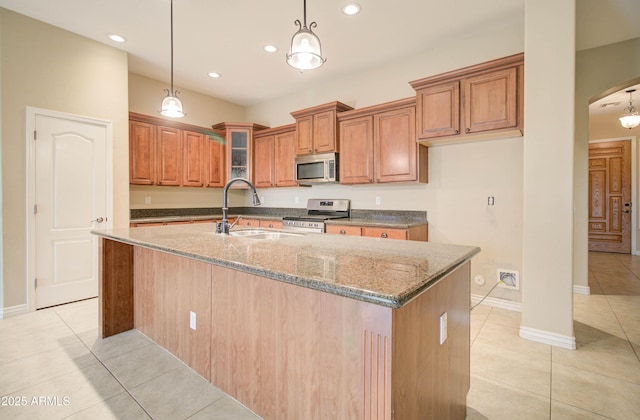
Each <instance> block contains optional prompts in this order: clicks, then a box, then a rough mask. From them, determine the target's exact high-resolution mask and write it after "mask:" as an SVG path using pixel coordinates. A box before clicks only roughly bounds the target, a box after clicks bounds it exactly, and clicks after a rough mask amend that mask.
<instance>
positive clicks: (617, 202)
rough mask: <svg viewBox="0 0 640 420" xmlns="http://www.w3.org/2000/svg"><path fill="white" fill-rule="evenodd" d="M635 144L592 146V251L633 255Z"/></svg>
mask: <svg viewBox="0 0 640 420" xmlns="http://www.w3.org/2000/svg"><path fill="white" fill-rule="evenodd" d="M630 226H631V142H630V141H628V140H621V141H611V142H603V143H592V144H589V251H601V252H617V253H623V254H629V253H631V227H630Z"/></svg>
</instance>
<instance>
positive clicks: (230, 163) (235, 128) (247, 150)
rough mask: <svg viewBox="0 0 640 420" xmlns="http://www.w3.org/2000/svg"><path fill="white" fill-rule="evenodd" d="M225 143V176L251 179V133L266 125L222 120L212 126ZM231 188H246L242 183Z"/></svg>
mask: <svg viewBox="0 0 640 420" xmlns="http://www.w3.org/2000/svg"><path fill="white" fill-rule="evenodd" d="M212 128H213V129H214V130H215V131H217V132H218V133H220V135H221V136H222V137H224V139H225V143H226V155H227V156H226V161H227V166H226V178H227V181H229V180H230V179H233V178H244V179H246V180H249V181H252V180H253V164H252V162H253V134H254V132H256V131H259V130H264V129H266V128H268V127H266V126H263V125H260V124H253V123H229V122H223V123H220V124H216V125H214V126H212ZM231 188H248V187H247V185H246V184H244V183H235V184H233V185H232V187H231Z"/></svg>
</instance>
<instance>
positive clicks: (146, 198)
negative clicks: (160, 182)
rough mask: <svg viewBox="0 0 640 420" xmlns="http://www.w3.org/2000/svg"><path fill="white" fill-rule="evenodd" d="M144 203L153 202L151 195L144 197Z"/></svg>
mask: <svg viewBox="0 0 640 420" xmlns="http://www.w3.org/2000/svg"><path fill="white" fill-rule="evenodd" d="M144 204H151V197H150V196H146V197H145V198H144Z"/></svg>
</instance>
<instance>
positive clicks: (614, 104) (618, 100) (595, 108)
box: [589, 84, 640, 122]
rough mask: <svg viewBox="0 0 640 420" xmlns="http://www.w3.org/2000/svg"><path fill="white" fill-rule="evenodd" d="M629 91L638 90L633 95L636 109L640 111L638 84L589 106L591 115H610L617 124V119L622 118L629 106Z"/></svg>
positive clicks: (639, 87)
mask: <svg viewBox="0 0 640 420" xmlns="http://www.w3.org/2000/svg"><path fill="white" fill-rule="evenodd" d="M629 89H635V90H636V91H635V92H633V93H632V97H633V105H634V106H635V107H636V109H640V84H637V85H633V86H628V87H626V88H624V89H621V90H619V91H617V92H613V93H612V94H610V95H607V96H605V97H604V98H602V99H598V100H597V101H595V102H592V103H591V104H589V115H591V116H594V115H595V116H602V115H610V116H612V119H611V120H612V121H616V122H617V118H618V117H620V116H622V114H623V113H624V110H625V108H627V107H628V106H629V94H628V93H627V92H626V91H627V90H629Z"/></svg>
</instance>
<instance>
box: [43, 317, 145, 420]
mask: <svg viewBox="0 0 640 420" xmlns="http://www.w3.org/2000/svg"><path fill="white" fill-rule="evenodd" d="M54 313H55V314H56V315H57V316H58V318H60V319H61V320H62V322H64V324H65V325H66V326H67V327H68V328H69V330H71V332H72V333H73V335H75V336H76V338H77V339H78V340H80V342H81V343H82V345H83V346H85V347H86V349H87V350H89V352H90V353H91V354H92V355H93V357H95V358H96V360H97V361H98V362H99V363H100V364H101V365H102V367H104V368H105V369H106V371H107V372H109V375H111V377H112V378H113V379H114V380H115V381H116V382H117V383H118V384H119V385H120V386H121V387H122V389H123V390H124V392H126V393H127V394H129V396H130V397H131V399H132V400H133V401H135V402H136V404H138V406H139V407H140V409H142V411H144V413H145V414H146V415H147V416H149V418H150V419H153V416H152V415H151V414H149V412H148V411H147V410H146V409H145V408H144V407H143V406H142V404H140V402H139V401H138V400H137V399H136V398H135V397H134V396H133V395H132V394H131V392H129V389H127V387H126V386H124V384H123V383H122V382H120V380H119V379H118V378H117V377H116V376H115V375H114V373H113V372H112V371H111V370H110V369H109V368H108V367H107V366H106V365H105V364H104V362H103V361H102V359H101V358H100V357H98V355H97V354H95V353H94V352H93V350H91V348H90V347H89V346H88V345H87V343H85V342H84V341H83V340H82V339H81V338H80V336H79V335H78V333H77V332H76V331H75V330H74V329H73V328H71V326H70V325H69V324H68V323H67V321H65V319H64V318H62V317H61V316H60V314H59V313H58V312H57V311H55V310H54ZM114 397H115V395H114ZM111 398H113V397H111ZM108 399H110V398H108ZM105 401H107V400H102V401H100V402H98V403H96V404H94V405H92V406H91V407H94V406H96V405H98V404H101V403H103V402H105ZM87 408H90V407H87ZM85 410H86V409H85ZM81 411H84V410H80V411H78V412H77V413H79V412H81ZM77 413H73V414H72V415H75V414H77Z"/></svg>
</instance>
